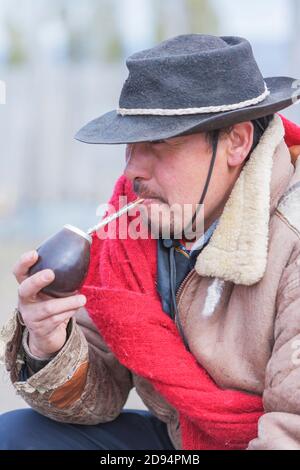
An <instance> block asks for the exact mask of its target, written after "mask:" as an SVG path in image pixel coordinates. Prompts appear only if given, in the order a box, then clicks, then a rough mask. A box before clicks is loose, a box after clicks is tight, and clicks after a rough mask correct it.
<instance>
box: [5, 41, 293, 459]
mask: <svg viewBox="0 0 300 470" xmlns="http://www.w3.org/2000/svg"><path fill="white" fill-rule="evenodd" d="M127 66H128V68H129V77H128V78H127V80H126V82H125V84H124V86H123V89H122V93H121V96H120V106H119V108H118V110H116V111H112V112H110V113H107V114H105V115H104V116H101V117H100V118H98V119H96V120H94V121H92V122H91V123H89V124H88V125H87V126H85V127H84V128H83V129H81V130H80V131H79V133H78V134H77V139H78V140H81V141H84V142H87V143H102V144H104V143H106V144H107V143H111V144H120V143H126V144H127V149H126V167H125V170H124V176H123V177H122V178H121V179H120V180H119V181H118V183H117V185H116V187H115V191H114V195H113V197H112V200H111V203H112V204H113V206H114V207H116V208H117V206H118V202H117V199H118V197H119V196H124V195H126V196H127V197H128V198H129V199H131V200H132V199H134V198H136V197H137V196H140V197H142V198H143V199H144V207H145V208H146V210H145V214H144V215H145V216H146V218H147V220H148V223H149V228H150V233H152V234H153V233H155V234H159V239H158V240H156V239H154V240H153V239H151V240H150V239H147V240H142V241H141V240H131V239H130V237H128V239H126V240H121V238H117V240H109V239H108V240H100V237H97V236H94V237H93V243H92V262H91V267H90V270H89V275H88V277H87V279H86V281H85V285H84V286H83V288H82V289H81V291H80V294H81V295H75V296H71V297H69V298H66V299H51V298H48V297H46V296H44V295H42V294H41V293H40V290H41V288H42V287H44V286H45V285H48V284H49V283H51V282H52V281H53V279H54V273H53V272H51V271H43V272H40V273H37V274H35V275H34V276H32V277H28V274H27V271H28V269H29V267H30V266H31V265H33V264H34V263H35V261H36V259H37V253H36V252H31V253H26V254H25V255H23V257H22V258H21V260H20V261H19V262H18V263H17V264H16V266H15V269H14V273H15V276H16V278H17V281H18V283H19V284H20V285H19V303H18V309H17V311H16V313H15V315H14V316H13V318H12V320H11V322H10V324H9V325H7V327H6V329H5V330H4V331H3V335H2V336H3V338H4V339H5V341H6V366H7V369H8V370H9V371H10V376H11V380H12V383H13V384H14V386H15V388H16V390H17V391H18V393H19V394H20V395H21V396H22V397H23V398H24V399H25V401H26V402H27V403H28V404H29V405H30V407H32V408H33V409H34V410H36V411H38V412H39V413H35V412H34V411H33V410H31V409H30V410H20V411H13V412H10V413H7V414H4V415H2V416H1V417H0V447H1V446H2V447H1V448H5V449H16V448H18V449H29V448H30V449H83V448H84V449H182V448H185V449H187V448H194V449H200V448H204V449H223V448H224V449H249V450H250V449H300V432H299V429H300V400H299V398H298V396H299V394H298V383H299V375H300V369H299V358H298V355H297V354H298V349H299V343H298V338H299V333H300V321H299V311H300V309H299V307H300V305H299V303H300V300H299V299H300V296H299V294H300V276H299V266H300V241H299V233H300V222H299V216H298V215H297V214H298V207H299V202H300V174H299V165H297V163H296V159H297V156H298V155H299V153H300V147H298V145H299V144H300V138H299V136H296V135H295V134H296V132H298V129H296V126H295V133H294V129H293V132H290V128H289V129H288V130H289V135H286V136H285V132H284V126H283V123H282V120H281V118H280V117H279V115H277V114H275V113H277V112H278V111H279V110H281V109H284V108H286V107H287V106H289V105H291V104H292V103H293V101H294V100H295V99H296V98H297V97H299V95H300V91H299V92H298V93H297V91H296V92H295V88H294V87H293V84H294V83H295V80H294V79H291V78H286V77H285V78H282V77H277V78H269V79H264V78H263V77H262V75H261V73H260V71H259V69H258V66H257V64H256V62H255V59H254V57H253V54H252V49H251V46H250V44H249V43H248V41H246V40H245V39H243V38H236V37H222V38H218V37H214V36H206V35H184V36H178V37H176V38H173V39H170V40H168V41H165V42H163V43H161V44H159V45H157V46H156V47H154V48H152V49H149V50H146V51H142V52H139V53H136V54H134V55H133V56H131V57H130V58H129V59H128V61H127ZM288 125H289V124H287V126H288ZM284 136H285V137H286V140H287V141H288V140H289V145H290V146H293V150H292V155H293V159H294V162H295V166H296V168H295V167H294V166H293V164H292V163H291V156H290V153H289V151H288V147H287V145H286V143H285V142H284ZM185 204H189V205H190V206H191V207H192V209H193V210H192V220H190V219H188V218H186V217H185V215H184V213H183V212H182V211H181V210H180V209H182V208H183V206H184V205H185ZM174 205H175V206H176V207H175V209H174V211H171V209H172V208H173V207H174ZM199 207H200V209H201V208H203V214H202V215H203V226H204V230H203V231H202V235H201V236H199V233H198V232H197V236H196V237H194V239H193V240H192V241H193V242H194V244H193V245H192V246H191V245H190V244H189V243H187V242H188V241H189V239H188V237H187V233H189V232H190V230H187V231H186V230H185V229H186V227H187V226H189V228H190V229H191V228H194V227H195V222H196V221H197V213H198V208H199ZM152 208H153V209H154V212H152V211H151V209H152ZM159 211H161V213H162V214H163V217H162V218H157V217H156V215H157V212H159ZM179 227H182V230H180V229H179ZM167 228H168V229H170V231H169V236H168V237H164V235H163V233H164V232H165V229H167ZM155 250H156V252H155ZM86 300H87V303H86ZM84 305H85V306H84ZM133 387H136V390H137V392H138V393H139V395H140V396H141V398H142V400H143V401H144V403H145V404H146V406H147V408H148V409H149V412H141V411H140V412H139V411H137V410H123V411H122V409H123V406H124V404H125V402H126V400H127V397H128V393H129V391H130V390H131V389H132V388H133ZM42 415H44V416H42ZM48 418H51V419H48ZM91 425H93V426H91ZM28 429H30V433H28V432H27V430H28Z"/></svg>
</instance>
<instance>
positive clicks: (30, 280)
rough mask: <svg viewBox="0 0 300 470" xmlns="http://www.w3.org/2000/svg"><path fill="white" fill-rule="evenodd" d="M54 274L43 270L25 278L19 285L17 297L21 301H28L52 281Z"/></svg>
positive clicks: (48, 270) (49, 270)
mask: <svg viewBox="0 0 300 470" xmlns="http://www.w3.org/2000/svg"><path fill="white" fill-rule="evenodd" d="M54 278H55V274H54V272H53V271H52V270H51V269H43V270H42V271H39V272H38V273H36V274H33V275H32V276H29V277H26V278H25V279H24V280H23V281H22V282H21V284H20V285H19V289H18V292H19V297H20V298H21V299H22V300H23V301H30V299H32V298H33V297H35V296H36V295H37V294H38V293H39V291H40V290H41V289H43V287H46V286H48V285H49V284H51V282H52V281H53V280H54Z"/></svg>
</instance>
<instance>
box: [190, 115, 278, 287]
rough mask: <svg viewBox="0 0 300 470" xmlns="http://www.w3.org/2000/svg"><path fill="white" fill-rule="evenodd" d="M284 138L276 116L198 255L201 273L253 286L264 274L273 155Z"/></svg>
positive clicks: (245, 167)
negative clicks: (214, 228)
mask: <svg viewBox="0 0 300 470" xmlns="http://www.w3.org/2000/svg"><path fill="white" fill-rule="evenodd" d="M283 138H284V126H283V123H282V120H281V119H280V117H279V116H277V115H275V117H274V119H273V120H272V122H271V123H270V124H269V126H268V128H267V129H266V131H265V133H264V135H263V136H262V138H261V140H260V142H259V144H258V146H257V147H256V149H255V150H254V151H253V153H252V155H251V158H250V159H249V161H248V162H247V163H246V165H245V166H244V168H243V170H242V172H241V174H240V176H239V178H238V180H237V182H236V184H235V186H234V188H233V190H232V193H231V195H230V197H229V199H228V201H227V203H226V205H225V208H224V211H223V213H222V215H221V217H220V220H219V224H218V226H217V228H216V230H215V232H214V233H213V235H212V238H211V240H210V243H209V244H208V245H207V247H206V248H204V250H203V251H202V252H201V253H200V254H199V256H198V258H197V262H196V266H195V269H196V271H197V272H198V274H199V275H200V276H210V277H217V278H222V279H224V280H226V281H231V282H233V283H235V284H242V285H247V286H250V285H253V284H255V283H257V282H258V281H260V280H261V279H262V277H263V275H264V273H265V269H266V264H267V255H268V239H269V221H270V202H271V178H272V168H273V156H274V153H275V150H276V148H277V147H278V145H279V144H280V142H281V141H282V139H283Z"/></svg>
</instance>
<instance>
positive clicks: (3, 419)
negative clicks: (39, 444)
mask: <svg viewBox="0 0 300 470" xmlns="http://www.w3.org/2000/svg"><path fill="white" fill-rule="evenodd" d="M38 419H39V414H38V413H36V412H35V411H33V410H32V409H30V408H29V409H22V410H14V411H9V412H8V413H4V414H2V415H0V450H29V449H34V442H35V437H36V436H35V434H36V429H37V420H38Z"/></svg>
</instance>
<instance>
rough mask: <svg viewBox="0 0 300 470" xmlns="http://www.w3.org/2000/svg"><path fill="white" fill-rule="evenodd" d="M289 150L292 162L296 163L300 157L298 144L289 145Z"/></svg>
mask: <svg viewBox="0 0 300 470" xmlns="http://www.w3.org/2000/svg"><path fill="white" fill-rule="evenodd" d="M289 150H290V154H291V157H292V162H293V164H294V165H296V161H297V159H298V158H299V157H300V145H294V147H290V149H289Z"/></svg>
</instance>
